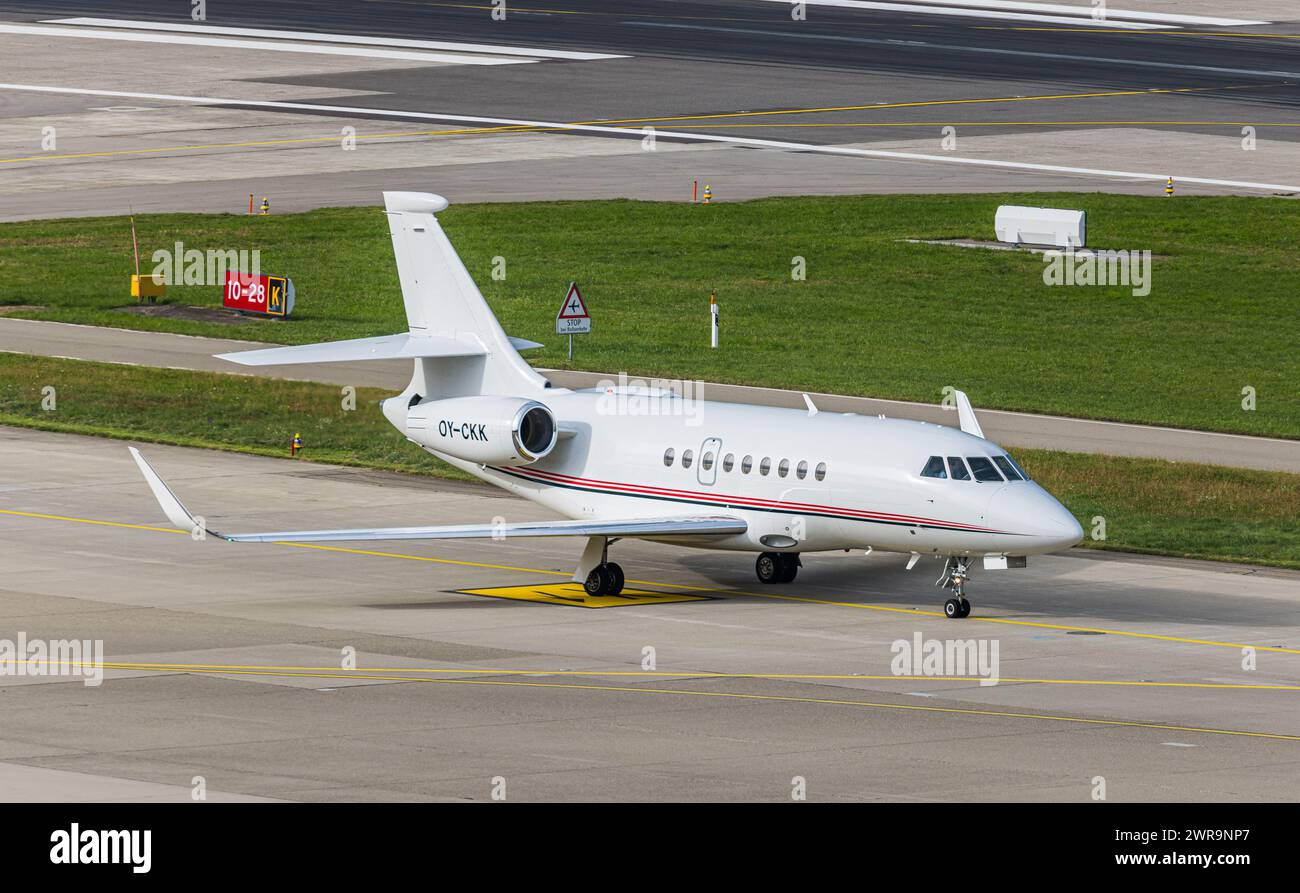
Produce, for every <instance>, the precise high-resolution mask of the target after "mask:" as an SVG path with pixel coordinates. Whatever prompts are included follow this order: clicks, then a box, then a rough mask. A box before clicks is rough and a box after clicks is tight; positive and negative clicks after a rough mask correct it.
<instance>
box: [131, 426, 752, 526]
mask: <svg viewBox="0 0 1300 893" xmlns="http://www.w3.org/2000/svg"><path fill="white" fill-rule="evenodd" d="M127 449H129V450H130V451H131V456H132V458H134V459H135V464H136V465H138V466H140V471H141V473H142V474H143V475H144V479H145V481H147V482H148V484H149V489H150V490H152V491H153V495H154V498H155V499H157V500H158V504H159V505H160V506H161V507H162V510H163V514H165V515H166V516H167V520H169V521H171V523H172V525H173V526H175V527H177V528H179V529H181V530H185V531H188V532H190V533H194V532H196V531H199V530H202V532H204V533H210V534H212V535H213V536H215V537H220V538H221V539H223V540H226V541H227V542H232V543H321V542H347V541H362V540H413V539H430V540H440V539H500V538H501V537H515V536H587V537H591V536H603V537H615V536H618V537H624V536H626V537H661V536H727V535H730V534H737V533H744V532H745V531H746V530H747V529H748V525H747V524H746V523H745V522H744V521H743V520H741V519H740V518H733V517H728V516H726V515H717V516H712V515H688V516H683V517H677V518H632V519H628V520H617V521H526V522H521V523H515V524H453V525H446V526H441V527H363V528H355V529H345V530H289V531H279V532H273V533H218V532H217V531H215V530H209V529H207V528H204V527H203V526H202V524H201V523H200V522H199V521H198V519H196V518H195V517H194V515H192V514H190V511H189V509H187V508H185V506H184V505H182V504H181V501H180V500H179V499H177V498H176V494H175V493H173V492H172V491H171V488H170V487H168V486H167V484H166V483H165V482H164V481H163V479H162V478H161V477H159V476H158V473H157V472H156V471H154V470H153V467H152V466H150V465H149V463H148V462H147V461H145V458H144V456H142V455H140V451H139V450H137V449H136V448H135V447H128V448H127Z"/></svg>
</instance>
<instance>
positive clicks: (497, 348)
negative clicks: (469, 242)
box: [384, 192, 547, 397]
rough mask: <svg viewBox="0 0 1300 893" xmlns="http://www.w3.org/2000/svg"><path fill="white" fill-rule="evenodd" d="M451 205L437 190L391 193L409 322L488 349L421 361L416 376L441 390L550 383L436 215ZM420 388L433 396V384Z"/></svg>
mask: <svg viewBox="0 0 1300 893" xmlns="http://www.w3.org/2000/svg"><path fill="white" fill-rule="evenodd" d="M447 204H448V202H447V200H446V199H445V198H443V197H442V196H440V195H433V194H431V193H424V192H385V193H384V207H385V210H386V211H387V212H388V227H389V230H390V231H391V232H392V235H393V255H394V257H395V258H396V260H397V274H398V277H399V278H400V280H401V285H402V300H403V302H404V303H405V304H406V320H407V324H408V325H409V326H410V331H411V335H412V336H415V337H419V336H426V335H428V336H437V337H443V338H454V339H456V340H458V341H464V342H466V343H469V344H473V345H475V346H478V347H480V348H482V350H484V351H485V352H486V354H485V355H484V356H470V357H457V358H441V357H440V358H436V359H419V360H416V361H415V362H416V364H417V369H416V379H421V378H423V382H424V387H425V388H427V389H429V390H433V391H434V392H435V394H437V395H438V396H467V395H471V394H507V395H510V394H526V393H531V392H533V391H536V390H538V389H541V388H544V387H546V384H547V382H546V379H545V378H543V377H542V376H541V375H539V374H538V373H537V372H535V371H534V370H533V368H532V367H531V366H529V365H528V364H527V363H526V362H525V361H524V359H523V357H521V356H520V355H519V353H518V351H516V350H515V348H514V346H513V345H512V344H511V343H510V339H509V337H507V336H506V333H505V332H504V331H503V330H502V328H501V324H500V323H498V322H497V319H496V317H495V316H494V315H493V313H492V310H491V309H490V308H489V307H488V305H487V301H485V300H484V299H483V295H482V293H481V292H480V291H479V290H478V286H477V285H475V284H474V280H473V279H472V278H471V277H470V275H469V271H468V270H466V269H465V265H464V264H463V263H461V260H460V256H459V255H458V254H457V253H456V249H455V248H453V247H452V244H451V241H450V240H448V238H447V234H446V233H444V232H443V231H442V227H441V226H440V225H439V224H438V219H437V217H436V216H435V215H436V214H437V213H438V212H439V211H442V210H443V209H445V208H446V207H447ZM421 366H422V369H421V368H420V367H421ZM412 384H413V385H416V382H412ZM416 386H418V385H416ZM418 393H421V395H422V396H425V397H428V396H430V394H429V393H428V392H427V390H421V391H418Z"/></svg>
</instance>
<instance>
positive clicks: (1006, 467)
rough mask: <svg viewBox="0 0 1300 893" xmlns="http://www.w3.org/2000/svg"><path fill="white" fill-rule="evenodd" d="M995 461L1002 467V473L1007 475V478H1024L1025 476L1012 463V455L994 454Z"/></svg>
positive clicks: (1017, 479)
mask: <svg viewBox="0 0 1300 893" xmlns="http://www.w3.org/2000/svg"><path fill="white" fill-rule="evenodd" d="M993 461H994V462H995V463H997V466H998V468H999V469H1001V471H1002V473H1003V474H1004V475H1005V476H1006V478H1007V480H1009V481H1020V480H1024V477H1023V476H1022V475H1021V474H1020V472H1018V471H1016V467H1015V466H1014V465H1012V464H1011V460H1010V457H1008V456H994V457H993Z"/></svg>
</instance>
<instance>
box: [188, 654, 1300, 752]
mask: <svg viewBox="0 0 1300 893" xmlns="http://www.w3.org/2000/svg"><path fill="white" fill-rule="evenodd" d="M199 672H209V673H219V674H221V675H250V676H252V675H257V676H272V675H273V676H283V677H295V678H313V679H370V680H374V681H386V682H428V683H433V684H437V685H492V686H504V687H519V688H550V689H572V690H575V691H604V692H628V693H632V694H654V695H677V696H680V697H694V698H728V699H735V700H745V701H766V702H778V703H793V704H826V705H831V706H843V707H862V708H867V709H874V710H900V711H909V712H915V713H925V714H931V715H935V714H940V715H942V714H947V715H952V716H987V717H996V718H1003V719H1025V720H1039V721H1048V722H1059V723H1073V724H1078V725H1091V726H1105V727H1110V728H1135V729H1153V730H1159V731H1169V732H1189V733H1196V734H1206V735H1231V736H1236V737H1243V738H1262V739H1268V740H1274V741H1300V735H1282V734H1278V733H1275V732H1251V731H1245V730H1241V729H1216V728H1209V727H1201V726H1180V725H1173V724H1170V723H1155V722H1141V721H1137V720H1120V719H1090V718H1087V717H1082V716H1063V715H1060V714H1052V713H1027V712H1019V711H1014V710H981V709H978V708H963V707H934V706H929V705H922V704H889V703H882V702H879V701H860V700H855V699H851V698H813V697H804V696H798V695H764V694H752V693H748V692H729V691H692V690H689V689H674V688H642V687H639V686H630V685H596V684H593V683H572V682H533V681H520V680H505V679H430V678H428V677H426V676H367V675H362V674H358V673H345V672H342V671H337V670H336V671H333V672H328V673H324V672H321V673H314V672H311V673H308V672H290V671H281V672H276V673H267V672H262V671H259V672H250V671H247V670H219V671H199ZM404 672H409V671H404Z"/></svg>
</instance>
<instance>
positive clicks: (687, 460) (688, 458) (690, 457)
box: [682, 450, 695, 468]
mask: <svg viewBox="0 0 1300 893" xmlns="http://www.w3.org/2000/svg"><path fill="white" fill-rule="evenodd" d="M694 461H695V454H694V453H692V452H691V451H690V450H682V468H690V467H691V463H692V462H694Z"/></svg>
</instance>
